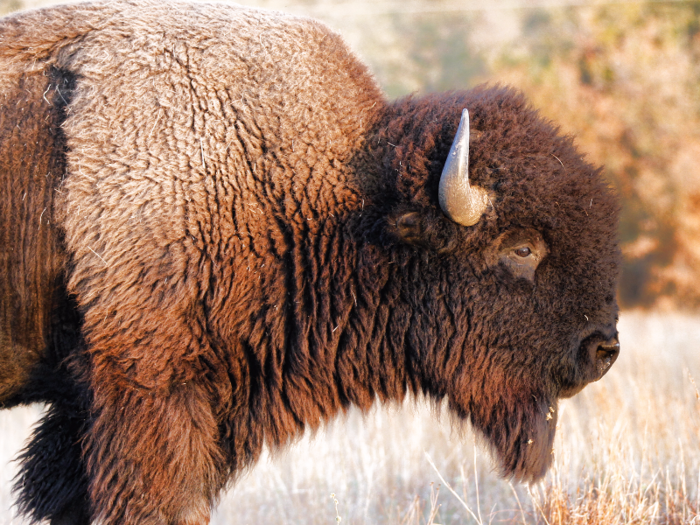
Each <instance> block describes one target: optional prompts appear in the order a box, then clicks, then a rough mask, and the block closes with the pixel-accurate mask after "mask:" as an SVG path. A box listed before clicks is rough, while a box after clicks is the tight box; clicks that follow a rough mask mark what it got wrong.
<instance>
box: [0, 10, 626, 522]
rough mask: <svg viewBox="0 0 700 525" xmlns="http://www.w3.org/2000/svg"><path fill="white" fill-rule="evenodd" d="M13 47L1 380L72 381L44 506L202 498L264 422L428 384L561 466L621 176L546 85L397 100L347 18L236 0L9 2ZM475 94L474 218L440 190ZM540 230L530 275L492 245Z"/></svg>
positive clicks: (96, 513) (497, 435) (499, 439)
mask: <svg viewBox="0 0 700 525" xmlns="http://www.w3.org/2000/svg"><path fill="white" fill-rule="evenodd" d="M0 68H2V70H3V71H7V72H8V74H7V76H6V77H5V78H3V79H2V81H1V82H0V90H1V93H0V95H2V97H3V98H2V103H3V116H2V117H1V118H2V119H1V120H0V124H1V126H0V130H1V131H2V140H3V143H2V145H1V146H0V183H2V184H3V185H4V186H5V187H6V188H7V190H6V191H5V193H4V194H3V196H2V197H1V198H0V206H1V208H0V220H2V231H0V234H1V235H4V240H5V244H4V246H3V247H2V248H1V249H2V256H3V259H2V261H0V262H1V263H2V264H3V265H4V266H2V278H3V281H2V283H0V286H2V288H0V290H1V291H2V293H3V295H2V302H1V303H0V306H1V307H2V310H0V314H2V315H1V316H0V323H1V324H0V330H1V331H0V337H1V339H0V364H2V366H3V369H2V370H0V403H3V404H4V405H5V406H10V405H12V404H16V403H21V402H31V401H35V400H45V401H48V402H49V403H51V404H52V409H51V411H50V412H49V413H48V415H47V417H46V419H45V420H44V422H43V423H42V425H41V426H40V427H39V429H38V430H37V431H36V433H35V435H34V437H33V440H32V442H31V443H30V445H29V446H28V448H27V450H26V451H25V452H24V454H23V471H22V474H21V477H20V479H19V480H18V487H19V489H20V503H21V506H22V507H21V508H22V509H23V511H24V512H25V513H26V514H28V515H30V516H31V517H32V518H34V519H36V520H40V519H43V518H48V519H50V520H51V521H52V523H70V522H88V521H89V520H90V519H92V520H93V521H97V522H100V523H105V524H116V523H126V524H136V523H138V524H143V523H153V524H155V523H159V524H160V523H172V524H176V523H177V524H190V523H191V524H194V523H206V522H207V521H208V518H209V512H210V509H211V507H212V505H213V503H214V502H215V500H216V497H217V495H218V493H219V492H220V490H221V489H222V488H223V487H224V486H225V484H226V483H227V481H228V480H230V479H232V478H234V477H235V475H236V473H238V472H240V471H241V470H242V469H243V468H244V467H246V466H248V465H250V464H252V463H253V462H254V461H255V460H256V459H257V458H258V456H259V455H260V452H261V450H262V447H263V445H264V444H265V443H267V444H268V445H269V446H271V447H278V446H281V445H284V444H285V443H287V442H288V441H289V440H291V439H293V438H294V437H295V436H297V435H299V433H300V432H301V431H302V430H303V429H304V428H307V427H309V426H310V427H316V426H317V425H319V423H320V422H322V421H323V420H326V419H328V418H330V417H332V416H333V415H335V414H337V413H338V412H339V411H342V410H344V409H346V408H347V407H349V406H350V405H356V406H359V407H361V408H363V409H367V408H369V407H370V406H371V404H372V403H373V402H374V401H375V400H377V399H379V400H382V401H385V400H401V399H403V398H404V396H405V395H406V394H407V393H416V394H418V393H422V394H426V395H428V396H429V397H431V398H433V399H436V400H440V399H444V398H446V399H448V401H449V405H450V407H451V409H452V410H453V411H454V413H455V414H456V415H458V416H459V417H461V418H463V419H469V420H471V422H472V424H473V425H474V427H475V428H476V429H477V430H478V431H480V432H481V433H482V434H483V435H484V437H485V441H486V442H487V443H488V444H489V446H490V447H492V449H493V451H494V455H495V456H496V457H497V459H498V461H499V464H500V465H501V468H502V470H503V473H504V475H506V476H513V477H515V478H516V479H518V480H523V481H532V480H535V479H538V478H539V477H541V476H542V475H543V474H544V472H545V470H546V468H547V467H548V466H549V464H550V462H551V450H552V442H553V437H554V430H555V424H556V408H557V398H558V397H560V396H563V395H571V394H572V393H574V392H575V391H577V390H579V389H580V388H582V387H583V386H584V385H585V384H586V383H587V382H588V381H590V380H591V378H592V377H593V376H594V375H595V374H594V373H593V372H591V371H590V368H591V366H593V364H592V362H591V358H590V355H589V352H588V350H587V349H586V348H587V347H586V345H585V344H584V342H585V341H587V340H589V339H590V338H591V337H594V338H595V337H600V338H601V339H606V338H607V339H609V338H610V337H612V336H613V335H614V334H615V333H616V331H615V322H616V314H617V306H616V304H615V285H616V281H617V275H618V271H619V253H618V249H617V240H616V234H615V230H616V216H617V203H616V200H615V198H614V196H613V195H612V194H611V192H610V190H609V189H608V188H607V186H606V185H605V183H604V181H603V180H602V178H601V177H600V175H599V172H598V170H596V169H595V168H594V167H592V166H590V165H589V164H587V163H586V162H585V161H584V160H583V159H582V157H581V155H580V154H579V153H578V152H577V151H576V150H575V148H574V147H573V145H572V142H571V140H570V139H569V138H567V137H562V136H560V135H559V134H558V131H557V129H556V128H555V127H553V126H552V125H551V124H550V123H549V122H546V121H545V120H543V119H542V118H541V117H540V116H539V115H538V114H537V112H535V111H534V110H532V109H531V108H530V107H529V106H528V104H527V102H526V101H525V100H524V99H523V97H522V96H521V95H519V94H518V93H516V92H514V91H512V90H509V89H505V88H499V87H494V88H479V89H476V90H473V91H469V92H460V93H450V94H445V95H431V96H428V97H424V98H415V99H414V98H407V99H403V100H399V101H397V102H393V103H389V102H387V101H386V100H385V99H384V97H383V95H382V94H381V92H380V91H379V89H378V87H377V85H376V83H375V81H374V80H373V78H372V77H371V75H370V74H369V73H368V71H367V70H366V68H365V67H364V66H363V65H362V64H361V63H360V62H359V61H358V60H357V59H356V58H355V57H354V56H353V55H352V54H351V53H350V52H349V51H348V49H347V47H346V46H345V44H344V43H343V41H342V40H341V39H340V37H338V36H337V35H335V34H334V33H332V32H331V31H329V30H328V29H327V28H326V27H325V26H323V25H321V24H319V23H317V22H314V21H311V20H307V19H303V18H297V17H292V16H287V15H282V14H279V13H271V12H266V11H258V10H252V9H242V8H238V7H234V6H229V5H224V4H211V3H210V4H195V3H181V2H167V3H166V2H155V1H152V0H148V1H139V2H136V1H125V0H119V1H110V2H95V3H91V4H78V5H71V6H67V7H58V8H51V9H47V10H41V11H34V12H28V13H23V14H19V15H15V16H12V17H8V18H6V19H4V20H3V21H2V23H0ZM25 93H26V94H25ZM20 100H21V101H22V102H21V103H20V102H18V101H20ZM22 104H24V106H23V105H22ZM21 107H26V108H27V109H26V110H22V109H21ZM464 107H467V108H469V110H470V113H471V115H472V130H473V132H472V141H471V168H470V177H471V179H472V183H473V184H477V185H480V186H482V187H484V188H486V189H488V191H489V192H490V196H491V205H490V206H489V208H488V210H487V212H486V213H485V214H484V216H483V217H482V219H481V220H480V221H479V222H478V223H477V224H476V225H475V226H473V227H469V228H465V227H463V226H459V225H457V224H455V223H452V222H451V221H450V220H449V219H447V218H446V217H445V216H444V215H443V214H442V212H441V211H440V208H439V205H438V202H437V186H438V181H439V176H440V172H441V170H442V166H443V164H444V161H445V158H446V156H447V153H448V150H449V148H450V144H451V142H452V139H453V137H454V134H455V131H456V128H457V125H458V122H459V116H460V114H461V110H462V109H463V108H464ZM15 124H16V125H17V126H15ZM15 128H16V129H17V130H19V131H14V130H15ZM9 137H12V138H9ZM25 141H26V143H27V144H34V146H31V147H29V146H22V144H24V142H25ZM22 148H25V149H22ZM17 152H21V156H17V155H16V153H17ZM22 159H24V160H22ZM45 173H47V175H46V177H45V179H46V180H45V181H41V183H40V184H37V183H35V182H33V181H34V180H35V179H39V178H40V175H42V174H45ZM24 193H27V197H26V199H25V197H24ZM25 202H26V204H25ZM44 208H45V211H44ZM21 210H25V211H21ZM38 219H40V221H39V222H40V224H37V220H38ZM43 221H46V223H45V224H44V222H43ZM527 229H529V230H536V231H537V232H539V234H540V235H541V236H542V238H543V239H544V242H545V243H546V245H547V249H548V253H547V256H546V258H545V259H544V260H543V261H542V263H541V264H540V265H539V267H538V268H537V274H536V277H535V279H534V280H532V281H529V280H527V279H522V278H517V277H516V276H515V275H513V274H512V273H511V272H510V271H509V270H508V268H506V267H505V266H504V265H503V264H501V263H499V261H498V259H497V258H495V257H496V256H495V255H494V253H495V252H494V250H495V249H496V248H495V247H496V246H498V243H499V242H501V240H502V239H503V238H504V235H508V234H511V233H513V232H518V231H524V230H527ZM18 232H22V235H23V237H21V239H22V240H18V239H19V237H18V235H19V233H18ZM18 258H19V259H18ZM20 259H21V261H45V262H44V263H43V265H39V266H37V265H36V264H37V263H34V262H33V263H32V264H26V263H21V262H18V261H19V260H20ZM32 265H33V266H32ZM13 276H16V277H13ZM13 294H14V295H13ZM16 297H19V299H16ZM18 301H19V302H18ZM16 304H18V305H20V307H18V308H15V307H14V306H13V305H16ZM27 305H31V306H27ZM13 308H15V309H13ZM17 327H19V328H17ZM17 334H22V335H21V336H20V335H17ZM4 363H8V365H7V366H5V364H4ZM58 460H60V461H58ZM59 465H60V468H59V467H58V466H59ZM49 487H56V489H55V490H54V489H51V488H49ZM88 502H89V503H88Z"/></svg>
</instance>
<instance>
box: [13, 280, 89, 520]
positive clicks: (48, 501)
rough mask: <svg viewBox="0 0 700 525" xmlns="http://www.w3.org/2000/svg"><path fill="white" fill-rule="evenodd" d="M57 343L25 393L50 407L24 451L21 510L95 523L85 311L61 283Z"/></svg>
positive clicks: (54, 324) (25, 398)
mask: <svg viewBox="0 0 700 525" xmlns="http://www.w3.org/2000/svg"><path fill="white" fill-rule="evenodd" d="M54 304H55V305H56V308H55V309H54V314H53V319H52V326H51V343H50V345H49V346H48V348H47V352H46V355H45V357H44V359H43V360H42V362H41V363H40V364H39V366H38V367H37V368H35V370H34V371H33V374H32V376H31V378H30V380H29V381H28V382H27V385H26V388H25V390H24V392H23V393H22V394H23V395H22V397H23V402H25V403H26V402H30V401H44V402H48V403H50V404H49V407H48V410H47V413H46V415H45V416H44V417H43V419H42V420H41V421H40V423H39V425H38V426H37V428H36V429H35V430H34V432H33V434H32V437H31V439H30V442H29V444H28V445H27V447H26V448H25V449H24V451H23V452H22V454H21V455H20V456H19V458H18V459H19V460H20V462H21V470H20V473H19V475H18V477H17V479H16V481H15V491H16V492H17V493H18V506H19V509H20V512H21V513H22V514H24V515H26V516H28V517H30V518H32V519H33V520H35V521H37V522H38V521H41V520H44V519H48V520H50V522H51V524H52V525H62V524H66V525H68V524H76V525H79V524H89V523H90V517H89V516H90V514H89V502H88V495H87V494H88V489H87V486H88V483H87V476H86V473H85V465H84V461H83V451H82V448H83V436H85V433H86V431H87V424H88V423H87V422H88V406H89V402H90V396H89V392H88V389H87V388H86V387H85V386H83V384H84V383H83V382H82V381H79V378H78V377H77V374H76V373H75V372H76V370H77V369H79V368H83V367H82V366H78V365H79V363H78V362H77V361H78V359H79V358H80V354H79V349H80V348H81V346H82V345H81V335H80V324H81V321H80V315H79V314H78V311H77V306H76V305H75V302H74V301H73V300H72V299H71V298H69V297H68V296H67V294H66V291H65V287H64V286H63V285H61V286H59V287H58V288H57V290H56V298H55V301H54Z"/></svg>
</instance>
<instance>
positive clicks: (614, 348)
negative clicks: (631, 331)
mask: <svg viewBox="0 0 700 525" xmlns="http://www.w3.org/2000/svg"><path fill="white" fill-rule="evenodd" d="M619 353H620V342H619V341H618V340H617V338H613V339H609V340H607V341H605V342H603V343H600V344H599V345H598V347H597V348H596V365H597V366H596V367H597V369H598V374H599V375H600V377H602V376H603V375H604V374H605V372H607V371H608V369H609V368H610V367H611V366H612V364H613V363H614V362H615V359H617V356H618V354H619Z"/></svg>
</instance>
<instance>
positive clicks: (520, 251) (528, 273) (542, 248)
mask: <svg viewBox="0 0 700 525" xmlns="http://www.w3.org/2000/svg"><path fill="white" fill-rule="evenodd" d="M548 252H549V250H548V248H547V244H546V243H545V242H544V239H543V238H542V235H541V234H540V232H538V231H537V230H534V229H531V228H527V229H519V228H518V229H513V230H509V231H505V232H503V233H502V234H501V235H500V236H499V237H498V238H497V239H496V240H495V241H494V242H493V244H491V246H490V247H489V248H488V249H487V253H486V256H487V261H488V262H489V264H490V265H493V266H496V265H499V266H502V267H505V268H507V269H508V270H509V271H510V273H511V274H512V275H513V276H514V277H516V278H521V279H527V280H528V281H530V282H533V283H534V282H535V272H536V271H537V268H538V266H539V265H540V263H541V262H542V260H543V259H544V258H545V257H546V256H547V253H548Z"/></svg>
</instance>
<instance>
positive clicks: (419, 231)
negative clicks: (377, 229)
mask: <svg viewBox="0 0 700 525" xmlns="http://www.w3.org/2000/svg"><path fill="white" fill-rule="evenodd" d="M389 224H390V229H391V230H392V231H393V233H394V235H395V236H396V237H398V239H399V240H400V241H401V242H403V243H405V244H410V245H412V246H416V247H423V248H428V249H430V250H433V251H436V252H438V253H446V252H449V251H451V250H452V248H453V245H454V242H453V240H452V239H451V238H450V237H449V234H448V232H446V231H444V228H443V227H441V226H442V220H441V219H440V218H438V217H433V216H431V215H430V214H426V213H422V212H419V211H407V212H404V213H401V214H400V215H398V216H395V218H394V219H393V220H392V219H390V221H389Z"/></svg>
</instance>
